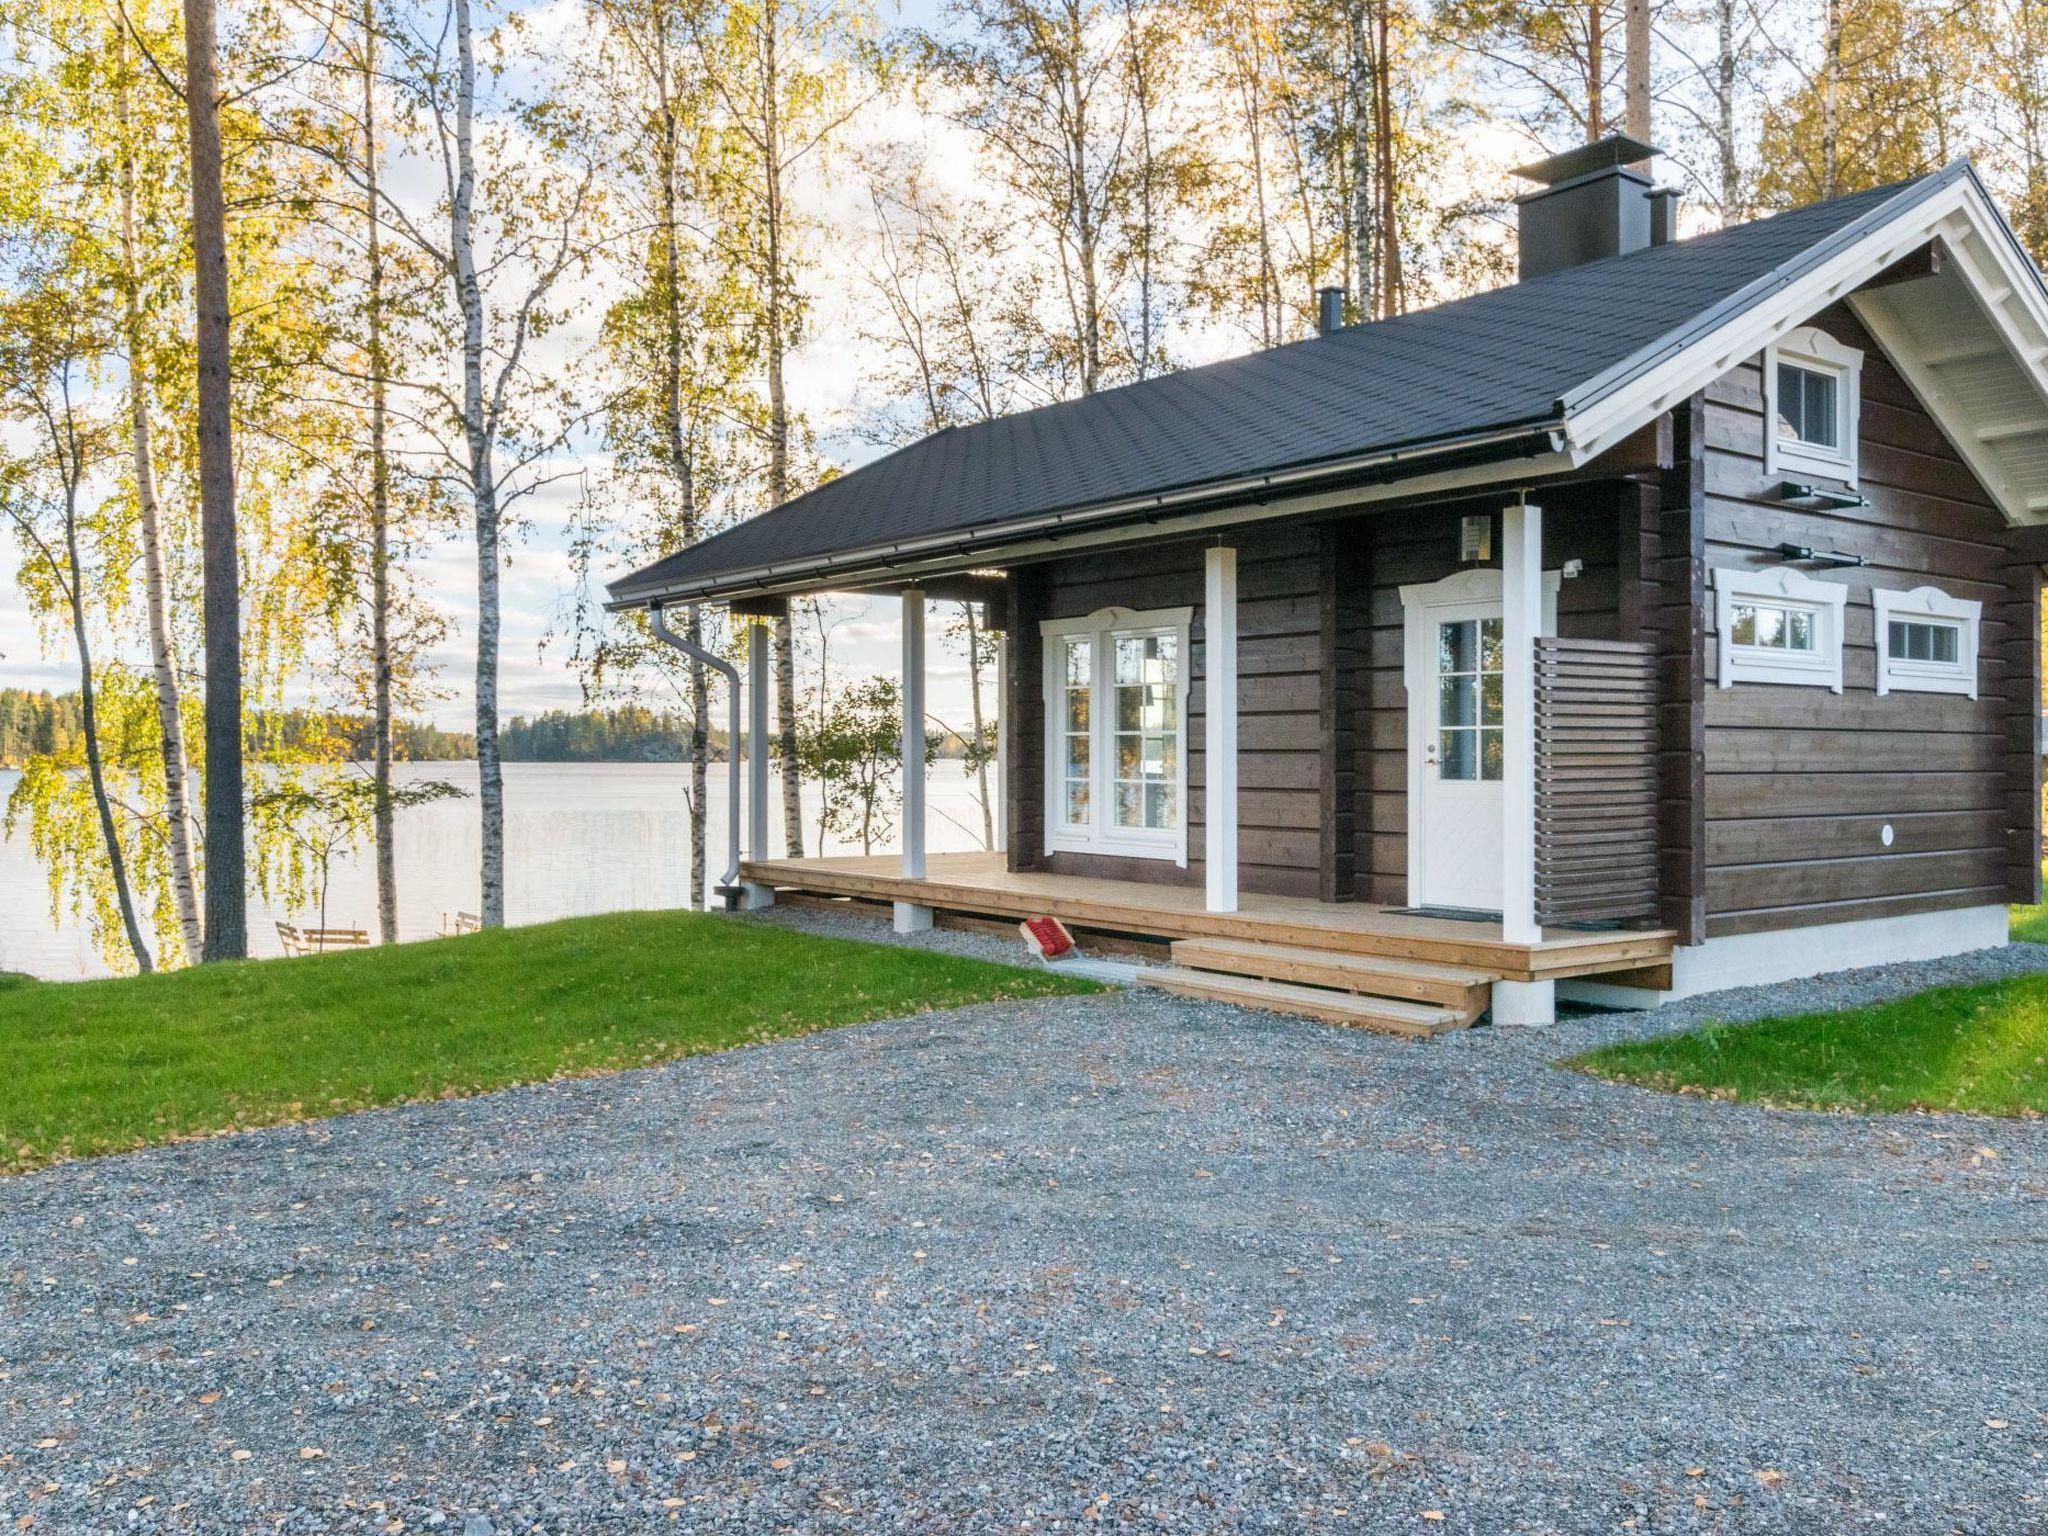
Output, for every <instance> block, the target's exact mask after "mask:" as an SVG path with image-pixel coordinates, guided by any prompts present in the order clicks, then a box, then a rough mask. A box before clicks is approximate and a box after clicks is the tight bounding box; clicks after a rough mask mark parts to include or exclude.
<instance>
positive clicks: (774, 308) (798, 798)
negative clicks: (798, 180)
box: [727, 0, 804, 859]
mask: <svg viewBox="0 0 2048 1536" xmlns="http://www.w3.org/2000/svg"><path fill="white" fill-rule="evenodd" d="M781 25H782V20H781V14H780V12H779V10H778V9H777V7H776V5H775V4H774V0H770V3H769V4H768V6H767V7H766V9H765V10H764V11H763V14H762V17H761V171H762V196H763V200H764V201H763V208H762V216H763V220H764V229H763V231H762V233H763V238H764V240H765V242H766V250H765V253H764V254H765V255H766V257H767V267H768V271H767V278H768V282H767V289H768V293H767V301H768V302H767V309H768V313H767V322H768V348H767V351H768V356H767V367H768V500H769V503H770V504H771V505H773V506H778V507H779V506H781V505H782V504H783V503H784V502H785V501H787V500H789V395H788V391H787V390H786V389H785V388H784V385H783V376H782V364H783V350H784V347H785V344H786V340H787V338H786V337H785V336H784V334H783V326H784V319H783V297H784V284H785V275H784V273H783V270H782V119H781V111H780V92H781V89H782V83H781V76H780V70H779V64H778V60H777V57H776V48H777V44H778V41H779V36H780V28H781ZM775 728H776V750H777V752H778V754H779V755H780V757H781V759H782V765H781V766H782V842H783V850H782V851H783V853H784V854H785V855H787V856H788V857H789V858H792V859H800V858H802V857H803V855H804V807H803V769H802V765H801V764H800V763H799V762H798V761H797V751H796V635H795V632H794V631H793V630H792V629H791V628H790V623H789V614H788V613H787V612H784V613H783V614H781V615H780V616H779V617H778V618H777V619H776V620H775ZM727 750H731V748H730V747H729V746H728V748H727Z"/></svg>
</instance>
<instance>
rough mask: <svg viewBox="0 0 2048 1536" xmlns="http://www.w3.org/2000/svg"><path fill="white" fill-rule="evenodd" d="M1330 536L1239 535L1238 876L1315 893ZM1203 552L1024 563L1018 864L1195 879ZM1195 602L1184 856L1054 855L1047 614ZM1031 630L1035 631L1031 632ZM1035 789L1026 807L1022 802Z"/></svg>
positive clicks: (1304, 528)
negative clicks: (1181, 859)
mask: <svg viewBox="0 0 2048 1536" xmlns="http://www.w3.org/2000/svg"><path fill="white" fill-rule="evenodd" d="M1324 539H1325V535H1324V534H1323V532H1322V531H1321V530H1319V529H1318V528H1317V527H1315V526H1312V525H1288V526H1281V525H1277V524H1267V525H1259V526H1254V527H1251V528H1248V529H1245V530H1243V531H1241V532H1239V533H1237V534H1235V535H1233V536H1232V539H1231V542H1232V543H1234V544H1235V545H1236V548H1237V562H1238V563H1237V583H1238V605H1237V624H1238V643H1237V667H1238V725H1237V750H1238V765H1237V773H1238V818H1239V822H1238V883H1239V886H1240V888H1241V889H1243V890H1247V891H1263V892H1271V893H1274V894H1279V895H1289V896H1319V895H1321V894H1322V892H1323V889H1324V884H1325V879H1324V859H1323V854H1324V840H1325V831H1324V827H1325V817H1324V815H1323V810H1322V806H1323V794H1324V760H1325V754H1324V752H1323V744H1324V738H1325V724H1324V721H1325V712H1324V702H1325V687H1326V680H1325V677H1324V668H1323V658H1324V627H1325V624H1326V621H1327V618H1328V614H1327V611H1326V600H1327V597H1328V592H1327V583H1326V579H1325V562H1324V558H1323V557H1324V554H1325V549H1324ZM1202 550H1203V546H1202V545H1201V544H1198V543H1181V544H1162V545H1154V546H1150V547H1146V548H1140V549H1131V550H1120V551H1113V552H1092V553H1090V554H1088V555H1085V556H1079V557H1075V558H1071V559H1066V560H1059V561H1054V562H1051V563H1049V564H1046V565H1042V566H1034V567H1027V568H1024V569H1023V570H1022V571H1020V572H1019V573H1018V574H1019V575H1021V576H1022V577H1023V578H1024V579H1023V580H1022V581H1020V582H1019V584H1018V587H1019V594H1020V601H1019V602H1018V614H1017V618H1016V621H1015V622H1016V626H1017V627H1016V631H1015V634H1014V638H1013V641H1012V644H1013V646H1014V647H1015V649H1014V650H1013V651H1012V653H1011V654H1012V658H1013V667H1012V675H1011V694H1012V707H1013V710H1014V712H1013V713H1012V715H1011V717H1010V718H1011V719H1012V720H1013V721H1014V722H1016V729H1015V730H1014V731H1013V732H1012V734H1011V738H1010V749H1011V775H1012V783H1013V784H1014V786H1015V788H1014V790H1013V792H1012V800H1013V807H1012V818H1013V819H1012V821H1011V828H1012V833H1013V835H1012V837H1011V841H1010V861H1011V865H1012V867H1013V868H1028V869H1049V870H1052V871H1054V872H1056V873H1065V874H1073V875H1097V876H1106V877H1108V878H1111V879H1119V880H1156V881H1165V882H1169V883H1173V884H1186V885H1199V884H1201V883H1202V879H1203V860H1202V839H1203V835H1204V826H1205V823H1204V817H1203V784H1204V773H1203V769H1204V764H1203V756H1202V745H1203V741H1204V739H1205V734H1206V722H1205V720H1204V718H1203V706H1202V687H1203V678H1204V675H1205V672H1204V665H1203V660H1204V654H1205V651H1204V637H1203V620H1204V614H1203V611H1202ZM1110 607H1117V608H1129V609H1133V610H1136V611H1139V612H1144V611H1148V610H1152V609H1159V608H1179V607H1190V608H1193V609H1194V610H1195V611H1194V616H1193V620H1192V623H1191V625H1190V634H1189V642H1190V646H1189V648H1190V650H1191V652H1192V655H1191V656H1190V657H1189V669H1190V671H1189V686H1188V730H1187V741H1188V748H1189V758H1188V799H1189V805H1188V806H1187V816H1188V864H1187V867H1186V868H1185V869H1183V868H1181V867H1179V866H1178V865H1176V864H1174V863H1172V862H1171V861H1169V860H1163V859H1132V858H1119V857H1112V856H1106V855H1101V854H1080V853H1055V854H1051V855H1047V854H1046V853H1045V851H1044V849H1045V824H1044V779H1043V777H1042V773H1043V767H1042V758H1043V755H1044V740H1045V718H1044V702H1043V684H1042V670H1043V669H1042V655H1043V653H1042V650H1041V648H1040V644H1039V635H1038V622H1039V620H1041V619H1064V618H1078V617H1082V616H1085V615H1087V614H1090V613H1093V612H1095V611H1096V610H1097V609H1099V608H1110ZM1027 632H1028V633H1027ZM1025 800H1028V801H1029V802H1030V803H1029V805H1028V806H1026V805H1024V804H1022V803H1021V802H1023V801H1025Z"/></svg>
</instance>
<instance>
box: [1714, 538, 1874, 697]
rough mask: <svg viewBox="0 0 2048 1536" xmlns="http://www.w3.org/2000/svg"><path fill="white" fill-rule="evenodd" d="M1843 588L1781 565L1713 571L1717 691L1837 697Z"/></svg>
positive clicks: (1845, 595) (1840, 671)
mask: <svg viewBox="0 0 2048 1536" xmlns="http://www.w3.org/2000/svg"><path fill="white" fill-rule="evenodd" d="M1848 596H1849V592H1848V588H1846V587H1843V586H1839V585H1837V584H1835V583H1833V582H1826V581H1816V580H1815V579H1814V578H1813V577H1811V576H1808V575H1806V574H1805V573H1804V572H1801V571H1795V570H1793V569H1792V568H1791V567H1789V566H1777V567H1774V568H1773V569H1770V570H1763V571H1744V570H1736V569H1731V568H1721V569H1717V570H1716V571H1715V572H1714V598H1715V607H1714V627H1715V638H1716V641H1717V644H1718V649H1719V657H1718V660H1719V663H1720V666H1719V672H1720V684H1721V686H1722V687H1723V688H1728V687H1732V686H1733V685H1734V684H1736V683H1791V684H1794V685H1804V686H1806V687H1810V688H1830V689H1833V690H1834V691H1835V692H1836V693H1840V692H1841V691H1842V609H1843V606H1844V604H1845V603H1846V601H1847V599H1848Z"/></svg>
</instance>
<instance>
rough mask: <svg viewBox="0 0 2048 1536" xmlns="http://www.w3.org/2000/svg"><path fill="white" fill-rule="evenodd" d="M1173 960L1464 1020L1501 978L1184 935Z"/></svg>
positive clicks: (1482, 1006)
mask: <svg viewBox="0 0 2048 1536" xmlns="http://www.w3.org/2000/svg"><path fill="white" fill-rule="evenodd" d="M1173 963H1174V964H1175V965H1184V966H1187V967H1189V968H1191V969H1193V970H1198V971H1224V972H1228V973H1229V974H1230V975H1233V976H1256V977H1258V978H1259V979H1260V980H1261V981H1291V982H1299V983H1301V984H1303V985H1305V986H1311V987H1335V988H1336V989H1338V990H1339V991H1343V992H1364V993H1370V994H1371V995H1373V996H1375V997H1391V998H1399V999H1401V1000H1403V1001H1406V1002H1415V1003H1440V1004H1442V1005H1443V1006H1444V1007H1446V1008H1449V1009H1451V1010H1452V1011H1453V1012H1455V1013H1459V1014H1463V1015H1464V1016H1465V1021H1466V1022H1467V1023H1470V1022H1471V1021H1472V1020H1473V1019H1476V1018H1478V1017H1479V1015H1480V1014H1482V1013H1484V1012H1485V1011H1486V1009H1487V1006H1488V1005H1489V1004H1490V1003H1491V1002H1492V1001H1493V984H1494V982H1495V981H1497V980H1498V979H1499V978H1498V977H1496V976H1494V975H1493V974H1492V973H1490V972H1487V971H1475V970H1473V969H1471V968H1470V967H1468V966H1462V965H1439V964H1437V963H1436V962H1435V961H1431V960H1396V959H1392V958H1386V957H1381V956H1377V955H1352V954H1345V953H1342V952H1339V951H1333V950H1327V949H1304V948H1301V947H1299V946H1297V945H1292V944H1261V943H1259V942H1257V941H1256V940H1251V939H1182V940H1180V941H1179V942H1178V943H1176V944H1175V945H1174V946H1173Z"/></svg>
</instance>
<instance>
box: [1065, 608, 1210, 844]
mask: <svg viewBox="0 0 2048 1536" xmlns="http://www.w3.org/2000/svg"><path fill="white" fill-rule="evenodd" d="M1193 617H1194V609H1193V608H1155V609H1151V610H1149V611H1147V612H1138V611H1136V610H1133V609H1130V608H1116V607H1111V608H1098V609H1096V610H1095V611H1094V612H1093V613H1091V614H1088V615H1086V616H1085V617H1082V618H1078V619H1042V620H1040V621H1039V625H1038V632H1039V636H1040V639H1041V648H1042V649H1043V651H1044V656H1043V658H1042V660H1043V671H1042V677H1041V692H1042V696H1043V702H1044V707H1045V729H1044V731H1043V732H1042V735H1041V747H1042V750H1043V753H1044V756H1043V758H1042V764H1043V769H1044V772H1043V775H1042V776H1043V778H1044V780H1045V851H1046V852H1047V853H1098V854H1110V855H1115V856H1118V857H1121V858H1130V859H1171V860H1173V861H1174V862H1175V863H1176V864H1178V865H1180V866H1181V867H1182V868H1183V869H1185V868H1186V867H1187V862H1188V698H1189V693H1190V689H1191V685H1192V674H1193V671H1194V667H1193V662H1192V658H1191V657H1190V655H1189V653H1188V624H1189V621H1190V620H1191V619H1192V618H1193ZM1130 634H1146V635H1172V636H1173V637H1174V639H1175V652H1174V654H1175V655H1176V657H1177V658H1178V662H1177V665H1178V667H1179V675H1178V676H1177V678H1176V679H1175V682H1176V685H1177V689H1176V691H1177V693H1178V695H1179V696H1178V697H1177V698H1176V699H1175V701H1174V718H1175V720H1176V722H1177V723H1176V727H1175V730H1176V735H1177V738H1178V740H1177V743H1176V749H1175V752H1174V765H1175V772H1174V804H1175V806H1176V807H1177V808H1178V810H1179V825H1178V826H1175V827H1173V828H1171V829H1154V828H1149V827H1135V828H1134V827H1117V826H1115V825H1113V824H1112V823H1111V822H1110V821H1109V819H1108V817H1109V813H1110V807H1111V804H1112V801H1113V799H1114V796H1113V795H1112V794H1111V793H1110V792H1109V782H1110V779H1109V775H1110V765H1111V762H1112V759H1113V755H1114V752H1113V745H1112V743H1111V740H1110V738H1111V737H1113V736H1114V735H1115V731H1114V729H1113V721H1112V719H1111V716H1110V712H1109V706H1108V704H1107V702H1106V700H1107V696H1108V689H1109V679H1110V675H1111V674H1110V668H1111V667H1112V666H1113V665H1114V660H1113V654H1112V648H1111V646H1110V643H1109V641H1110V637H1111V636H1112V635H1130ZM1075 635H1086V636H1090V637H1091V638H1092V639H1093V640H1094V650H1093V655H1092V660H1093V666H1094V676H1093V677H1092V678H1091V679H1090V681H1089V689H1090V693H1091V700H1090V704H1089V717H1088V770H1089V779H1088V801H1089V805H1090V807H1091V808H1092V809H1093V810H1094V811H1095V812H1096V814H1095V815H1093V816H1092V817H1091V820H1090V823H1089V825H1088V826H1087V827H1085V828H1081V827H1070V826H1068V825H1066V797H1065V793H1064V790H1065V778H1066V775H1065V773H1064V772H1055V770H1056V769H1063V768H1064V766H1065V763H1066V743H1065V741H1064V740H1063V739H1062V738H1063V737H1064V736H1065V734H1066V733H1065V729H1064V727H1065V721H1066V700H1065V699H1064V698H1063V697H1062V695H1063V694H1064V692H1065V689H1066V670H1065V665H1064V663H1065V656H1066V650H1065V646H1064V645H1063V644H1061V643H1060V642H1062V641H1064V640H1067V639H1069V638H1071V637H1073V636H1075Z"/></svg>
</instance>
